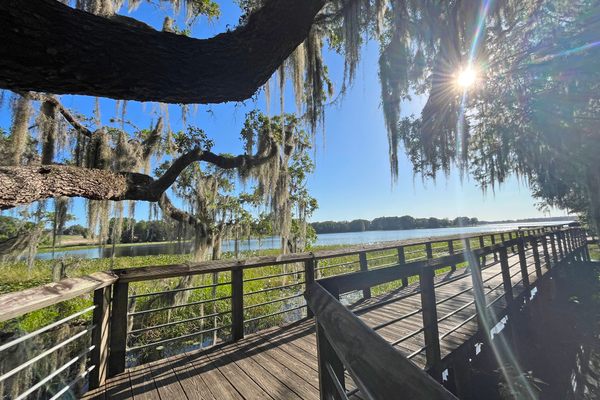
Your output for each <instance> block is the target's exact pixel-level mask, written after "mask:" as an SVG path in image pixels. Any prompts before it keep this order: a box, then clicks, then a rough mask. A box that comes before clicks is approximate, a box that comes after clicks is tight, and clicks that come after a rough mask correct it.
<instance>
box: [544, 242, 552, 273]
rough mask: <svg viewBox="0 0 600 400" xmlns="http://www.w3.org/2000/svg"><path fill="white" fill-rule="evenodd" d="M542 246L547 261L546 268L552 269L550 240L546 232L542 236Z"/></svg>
mask: <svg viewBox="0 0 600 400" xmlns="http://www.w3.org/2000/svg"><path fill="white" fill-rule="evenodd" d="M542 248H543V251H544V260H545V261H546V269H547V270H550V268H552V266H551V265H550V252H549V251H548V240H546V234H545V233H544V236H542Z"/></svg>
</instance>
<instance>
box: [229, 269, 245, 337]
mask: <svg viewBox="0 0 600 400" xmlns="http://www.w3.org/2000/svg"><path fill="white" fill-rule="evenodd" d="M231 336H232V339H233V340H234V341H235V340H240V339H242V338H243V337H244V271H243V270H242V269H241V268H234V269H233V270H232V271H231Z"/></svg>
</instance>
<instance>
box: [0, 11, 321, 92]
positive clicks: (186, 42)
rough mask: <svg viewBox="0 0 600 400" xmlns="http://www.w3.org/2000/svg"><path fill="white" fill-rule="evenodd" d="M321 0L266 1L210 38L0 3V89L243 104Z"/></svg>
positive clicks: (300, 34) (298, 38)
mask: <svg viewBox="0 0 600 400" xmlns="http://www.w3.org/2000/svg"><path fill="white" fill-rule="evenodd" d="M323 5H324V0H301V1H300V0H267V1H266V2H265V5H264V6H263V7H261V8H260V9H259V10H258V11H257V12H255V13H254V14H253V15H252V16H251V17H250V18H249V19H248V23H247V24H245V25H243V26H241V27H239V28H237V29H235V30H233V31H229V32H225V33H221V34H219V35H217V36H215V37H213V38H210V39H202V40H200V39H192V38H189V37H186V36H183V35H177V34H173V33H169V32H159V31H156V30H154V29H152V28H150V27H149V26H144V24H143V23H140V22H139V21H135V20H131V21H132V22H129V23H124V22H121V21H122V20H124V19H125V18H123V17H119V16H117V17H116V18H113V19H109V18H104V17H99V16H96V15H93V14H89V13H87V12H84V11H80V10H76V9H73V8H70V7H68V6H66V5H64V4H62V3H61V2H59V1H55V0H27V1H22V0H2V1H0V40H1V41H2V43H3V45H2V46H0V87H2V88H5V89H10V90H13V91H35V92H47V93H56V94H62V93H69V94H83V95H90V96H98V97H110V98H114V99H129V100H139V101H160V102H164V103H201V104H208V103H222V102H226V101H241V100H245V99H248V98H250V97H251V96H252V95H253V94H254V93H255V92H256V90H257V89H258V88H259V87H261V86H262V85H263V84H264V83H265V82H266V81H267V80H268V79H269V78H270V77H271V75H272V74H273V73H274V72H275V71H276V70H277V68H278V67H279V66H280V65H281V64H282V63H283V61H284V60H285V59H286V58H287V57H288V56H289V55H290V54H291V53H292V52H293V51H294V49H295V48H296V47H297V46H298V45H299V44H300V43H302V42H303V41H304V39H305V38H306V37H307V36H308V32H309V30H310V28H311V26H312V24H313V21H314V18H315V16H316V14H317V13H318V12H319V10H320V9H321V7H323Z"/></svg>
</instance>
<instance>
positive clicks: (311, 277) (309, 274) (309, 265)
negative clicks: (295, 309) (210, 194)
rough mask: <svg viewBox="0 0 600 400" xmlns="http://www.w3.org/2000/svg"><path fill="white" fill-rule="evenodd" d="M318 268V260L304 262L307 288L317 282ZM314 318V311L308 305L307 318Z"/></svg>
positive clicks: (312, 259)
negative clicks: (316, 270)
mask: <svg viewBox="0 0 600 400" xmlns="http://www.w3.org/2000/svg"><path fill="white" fill-rule="evenodd" d="M316 266H317V259H316V258H311V259H309V260H306V261H304V282H305V287H308V285H310V284H311V283H313V282H314V281H315V267H316ZM313 316H314V314H313V312H312V310H311V309H310V307H309V306H308V305H307V306H306V318H312V317H313Z"/></svg>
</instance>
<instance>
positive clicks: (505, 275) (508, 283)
mask: <svg viewBox="0 0 600 400" xmlns="http://www.w3.org/2000/svg"><path fill="white" fill-rule="evenodd" d="M498 252H499V253H500V269H501V271H502V284H503V288H504V298H505V299H506V305H507V307H508V308H510V306H511V303H512V301H513V290H512V279H511V277H510V267H509V265H508V254H507V251H506V247H501V248H500V250H498Z"/></svg>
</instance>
